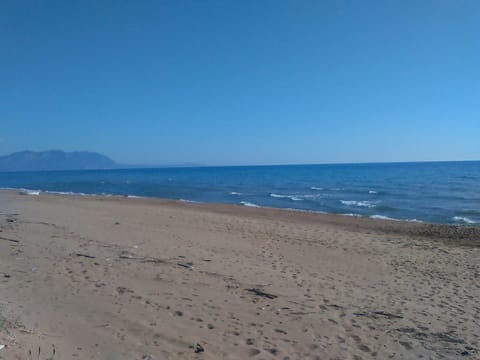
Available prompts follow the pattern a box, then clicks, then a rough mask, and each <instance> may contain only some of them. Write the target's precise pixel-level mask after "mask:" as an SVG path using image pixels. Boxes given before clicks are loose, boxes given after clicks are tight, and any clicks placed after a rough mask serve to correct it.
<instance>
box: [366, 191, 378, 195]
mask: <svg viewBox="0 0 480 360" xmlns="http://www.w3.org/2000/svg"><path fill="white" fill-rule="evenodd" d="M368 193H369V194H374V195H375V194H378V191H375V190H369V191H368Z"/></svg>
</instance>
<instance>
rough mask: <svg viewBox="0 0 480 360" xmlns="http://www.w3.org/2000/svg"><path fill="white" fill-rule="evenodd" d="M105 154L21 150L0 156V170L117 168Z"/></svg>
mask: <svg viewBox="0 0 480 360" xmlns="http://www.w3.org/2000/svg"><path fill="white" fill-rule="evenodd" d="M117 167H118V166H117V164H116V163H115V161H113V160H112V159H110V158H109V157H107V156H105V155H101V154H98V153H95V152H88V151H74V152H65V151H61V150H50V151H39V152H35V151H21V152H16V153H13V154H10V155H6V156H0V171H42V170H86V169H113V168H117Z"/></svg>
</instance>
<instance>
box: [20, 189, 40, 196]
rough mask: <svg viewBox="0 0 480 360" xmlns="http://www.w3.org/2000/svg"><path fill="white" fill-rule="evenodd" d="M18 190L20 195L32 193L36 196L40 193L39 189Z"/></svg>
mask: <svg viewBox="0 0 480 360" xmlns="http://www.w3.org/2000/svg"><path fill="white" fill-rule="evenodd" d="M19 192H20V194H22V195H34V196H38V195H40V193H41V191H40V190H30V189H20V190H19Z"/></svg>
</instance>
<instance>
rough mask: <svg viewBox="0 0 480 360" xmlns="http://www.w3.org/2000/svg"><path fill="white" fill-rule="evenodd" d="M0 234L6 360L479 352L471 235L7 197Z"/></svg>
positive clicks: (123, 202) (211, 210)
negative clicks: (31, 357)
mask: <svg viewBox="0 0 480 360" xmlns="http://www.w3.org/2000/svg"><path fill="white" fill-rule="evenodd" d="M0 230H1V232H0V344H5V345H7V347H6V348H4V349H2V350H0V359H9V360H10V359H27V358H28V357H27V354H28V351H29V349H38V346H41V349H42V354H43V357H42V359H43V358H44V357H45V355H49V354H50V353H51V351H52V344H54V346H55V348H56V357H55V359H109V360H114V359H115V360H118V359H143V360H148V359H250V358H251V359H372V358H376V359H390V358H391V359H418V358H424V359H442V358H443V359H456V358H459V359H460V358H461V359H479V358H480V305H479V304H480V302H479V298H480V229H472V228H459V227H452V226H441V225H429V224H415V223H404V222H391V221H378V220H370V219H358V218H351V217H342V216H333V215H321V214H313V213H301V212H293V211H285V210H273V209H255V208H247V207H241V206H230V205H213V204H208V205H207V204H189V203H181V202H175V201H166V200H149V199H127V198H113V197H110V198H107V197H103V198H102V197H66V196H55V195H40V196H27V195H20V194H18V193H17V192H15V191H0ZM201 350H203V351H201ZM35 351H36V350H35ZM195 351H197V352H195Z"/></svg>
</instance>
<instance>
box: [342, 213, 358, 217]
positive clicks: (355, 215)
mask: <svg viewBox="0 0 480 360" xmlns="http://www.w3.org/2000/svg"><path fill="white" fill-rule="evenodd" d="M340 215H343V216H352V217H363V216H362V215H360V214H355V213H348V214H340Z"/></svg>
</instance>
